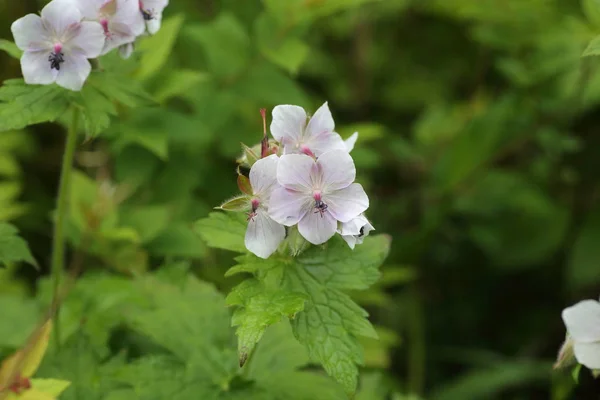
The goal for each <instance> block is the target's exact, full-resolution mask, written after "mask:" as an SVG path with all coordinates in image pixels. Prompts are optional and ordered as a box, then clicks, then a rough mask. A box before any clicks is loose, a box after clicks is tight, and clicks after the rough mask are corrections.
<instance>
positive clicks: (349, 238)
mask: <svg viewBox="0 0 600 400" xmlns="http://www.w3.org/2000/svg"><path fill="white" fill-rule="evenodd" d="M341 236H342V239H344V240H345V241H346V243H348V247H350V248H351V249H352V250H354V247H355V246H356V241H357V238H356V236H354V235H341Z"/></svg>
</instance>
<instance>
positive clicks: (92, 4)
mask: <svg viewBox="0 0 600 400" xmlns="http://www.w3.org/2000/svg"><path fill="white" fill-rule="evenodd" d="M105 2H106V0H75V4H76V6H77V8H78V9H79V11H80V12H81V15H83V17H84V18H86V19H89V20H98V12H99V10H100V7H102V5H103V4H104V3H105Z"/></svg>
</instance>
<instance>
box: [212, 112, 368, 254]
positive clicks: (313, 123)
mask: <svg viewBox="0 0 600 400" xmlns="http://www.w3.org/2000/svg"><path fill="white" fill-rule="evenodd" d="M263 118H264V112H263ZM334 129H335V124H334V121H333V118H332V116H331V112H330V111H329V107H328V105H327V103H325V104H323V105H322V106H321V107H320V108H319V109H318V110H317V112H315V114H314V115H313V116H312V118H309V117H308V116H307V114H306V112H305V111H304V109H303V108H302V107H298V106H292V105H280V106H277V107H275V108H274V109H273V120H272V122H271V135H272V136H273V139H274V141H273V140H271V141H269V140H268V139H267V137H266V122H265V138H264V139H263V142H262V143H261V145H259V146H256V147H255V148H254V149H252V148H248V147H246V148H245V155H244V157H242V158H241V159H240V160H241V162H242V163H245V164H246V165H247V166H249V167H250V174H249V178H246V177H245V176H244V175H239V177H238V186H239V187H240V190H241V191H242V192H243V193H244V194H243V195H241V196H239V197H236V198H234V199H232V200H229V201H227V202H225V203H224V204H223V205H222V206H221V209H224V210H228V211H244V212H247V216H248V217H247V221H248V228H247V231H246V238H245V244H246V247H247V248H248V250H250V251H251V252H252V253H254V254H256V255H257V256H259V257H262V258H268V257H269V256H270V255H271V254H273V253H274V252H275V251H276V250H277V249H278V248H279V247H280V245H281V243H282V242H283V241H284V239H285V238H286V235H287V232H288V231H289V229H296V228H295V227H296V226H297V229H298V232H299V233H300V235H302V237H303V238H304V239H306V240H307V241H308V242H310V243H312V244H316V245H318V244H322V243H325V242H327V241H328V240H329V239H330V238H331V237H332V236H334V235H335V234H336V233H338V234H340V235H341V236H342V238H344V240H345V241H346V242H347V243H348V245H349V246H350V247H351V248H352V249H353V248H354V246H355V245H356V244H360V243H362V241H363V239H364V237H365V236H366V235H368V234H369V232H370V231H371V230H373V229H374V228H373V226H372V225H371V224H370V222H369V221H368V220H367V218H366V217H365V216H364V214H363V213H364V212H365V211H366V210H367V208H369V198H368V197H367V194H366V193H365V191H364V189H363V187H362V186H361V185H360V184H358V183H355V182H354V181H355V179H356V168H355V166H354V161H353V160H352V157H351V156H350V154H349V153H350V151H351V150H352V149H353V148H354V144H355V142H356V140H357V138H358V133H355V134H354V135H352V136H351V137H350V138H349V139H348V140H346V141H344V140H342V138H341V137H340V135H339V134H337V133H336V132H335V131H334ZM257 153H258V154H260V156H259V155H258V154H257Z"/></svg>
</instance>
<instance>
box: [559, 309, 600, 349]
mask: <svg viewBox="0 0 600 400" xmlns="http://www.w3.org/2000/svg"><path fill="white" fill-rule="evenodd" d="M562 319H563V321H564V323H565V326H566V327H567V331H568V332H569V334H570V335H571V336H572V337H573V339H574V340H575V342H576V343H577V342H580V343H590V342H596V341H600V303H598V302H597V301H596V300H584V301H580V302H579V303H577V304H575V305H574V306H571V307H567V308H565V309H564V310H563V312H562Z"/></svg>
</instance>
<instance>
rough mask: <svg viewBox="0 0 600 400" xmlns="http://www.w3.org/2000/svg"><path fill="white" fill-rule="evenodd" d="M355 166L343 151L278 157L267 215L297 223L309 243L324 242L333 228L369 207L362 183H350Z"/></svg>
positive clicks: (352, 179)
mask: <svg viewBox="0 0 600 400" xmlns="http://www.w3.org/2000/svg"><path fill="white" fill-rule="evenodd" d="M355 178H356V168H355V167H354V162H353V161H352V157H350V155H349V154H348V153H347V152H346V150H334V151H330V152H327V153H325V154H322V155H321V156H320V157H319V158H318V159H317V160H314V159H313V158H312V157H309V156H306V155H302V154H288V155H283V156H281V159H280V160H279V166H278V168H277V180H278V182H279V184H280V185H281V186H282V187H280V188H277V189H275V190H274V191H273V194H272V195H271V201H270V203H269V214H270V215H271V217H272V218H273V219H274V220H275V221H277V222H279V223H280V224H283V225H287V226H292V225H294V224H296V223H297V224H298V231H299V232H300V234H301V235H302V236H303V237H304V238H305V239H306V240H308V241H309V242H311V243H312V244H321V243H325V242H326V241H327V240H329V238H331V237H332V236H333V235H334V234H335V231H336V229H337V225H338V221H340V222H348V221H350V220H351V219H353V218H355V217H356V216H358V215H359V214H360V213H362V212H363V211H365V210H366V209H367V208H368V207H369V198H368V197H367V194H366V193H365V191H364V190H363V188H362V186H361V185H359V184H358V183H352V182H354V179H355Z"/></svg>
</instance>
